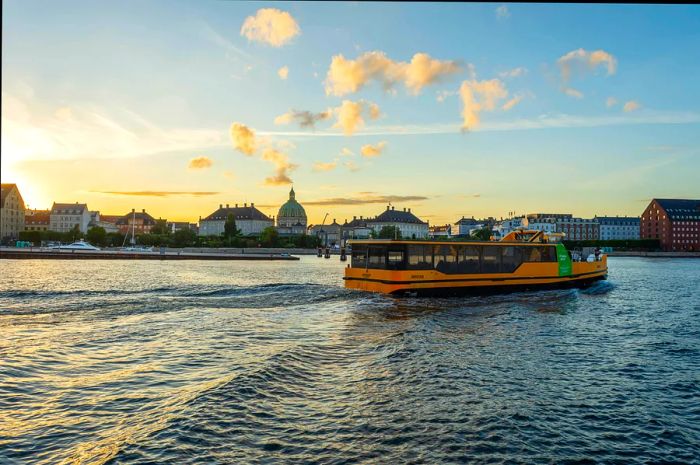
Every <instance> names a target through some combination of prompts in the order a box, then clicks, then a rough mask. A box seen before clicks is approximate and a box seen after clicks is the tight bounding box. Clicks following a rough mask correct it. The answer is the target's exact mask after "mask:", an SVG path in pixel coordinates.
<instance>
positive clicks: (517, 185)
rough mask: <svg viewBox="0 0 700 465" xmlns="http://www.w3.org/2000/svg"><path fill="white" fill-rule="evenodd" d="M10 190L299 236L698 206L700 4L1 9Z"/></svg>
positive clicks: (45, 199) (33, 5) (46, 199)
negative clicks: (286, 217)
mask: <svg viewBox="0 0 700 465" xmlns="http://www.w3.org/2000/svg"><path fill="white" fill-rule="evenodd" d="M2 39H3V43H2V55H3V58H2V65H3V66H2V182H3V183H16V184H18V186H19V188H20V191H21V193H22V195H23V197H24V199H25V202H26V203H28V204H29V206H30V207H31V208H50V206H51V203H52V202H53V201H56V202H76V201H77V202H81V203H87V204H88V206H89V207H90V208H91V209H99V210H100V211H102V212H103V213H105V214H124V213H126V212H128V211H131V209H132V208H135V209H137V210H141V209H146V210H147V211H148V212H149V213H151V214H153V215H155V216H156V217H158V216H161V217H163V218H168V219H169V220H172V221H196V220H197V219H198V217H199V216H202V217H204V216H206V215H208V214H210V213H211V212H212V211H214V210H215V209H216V208H217V207H218V205H219V204H226V203H228V204H235V203H239V204H242V203H244V202H246V203H251V202H254V203H255V205H256V206H257V207H259V208H260V209H261V210H262V211H263V212H264V213H266V214H269V215H274V216H276V215H277V209H278V208H279V206H280V205H282V203H284V202H285V201H286V199H287V196H288V192H289V189H290V187H291V185H292V183H293V185H294V189H295V191H296V197H297V200H298V201H299V202H300V203H301V204H302V205H304V207H305V209H306V211H307V215H308V216H309V223H320V222H321V220H322V219H323V217H324V215H325V213H329V217H328V218H329V219H328V221H332V219H333V218H336V219H337V220H338V221H339V222H342V221H343V220H344V219H346V218H347V219H351V218H352V217H353V216H360V215H363V216H365V217H367V216H374V215H376V214H379V213H381V211H382V210H383V209H385V208H386V204H387V203H388V202H391V204H392V205H394V206H395V207H396V208H399V209H401V208H404V207H406V208H411V210H412V212H414V213H416V215H418V216H419V217H420V218H422V219H424V220H427V221H429V222H430V223H431V224H434V225H438V224H444V223H448V222H450V223H451V222H454V221H456V220H457V219H459V218H460V217H461V216H468V217H471V216H475V217H485V216H495V217H501V216H504V217H505V216H506V215H507V213H508V212H513V211H515V212H517V213H519V214H524V213H528V212H536V211H537V212H542V211H544V212H561V213H572V214H574V215H575V216H583V217H592V216H594V215H596V214H597V215H612V216H614V215H634V216H638V215H639V214H640V213H641V212H642V211H643V210H644V208H645V207H646V205H647V204H648V203H649V201H650V199H651V198H654V197H656V198H700V182H698V179H700V175H699V173H700V85H699V84H698V83H700V61H699V60H697V59H696V58H695V57H696V56H697V50H698V49H700V6H698V5H611V4H600V5H585V4H575V5H548V4H508V3H505V4H499V3H492V4H483V3H482V4H464V3H419V4H415V3H406V4H401V3H357V2H346V3H339V2H334V3H284V2H273V3H264V2H218V1H217V2H215V1H211V2H186V1H167V2H166V1H151V2H140V1H125V2H119V3H108V2H89V1H64V2H50V1H34V0H29V1H18V0H9V1H5V2H3V32H2Z"/></svg>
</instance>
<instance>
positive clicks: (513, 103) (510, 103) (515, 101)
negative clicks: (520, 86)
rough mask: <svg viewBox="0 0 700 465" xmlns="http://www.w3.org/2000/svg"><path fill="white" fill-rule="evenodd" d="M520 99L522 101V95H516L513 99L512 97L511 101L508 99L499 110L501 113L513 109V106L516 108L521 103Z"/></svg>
mask: <svg viewBox="0 0 700 465" xmlns="http://www.w3.org/2000/svg"><path fill="white" fill-rule="evenodd" d="M522 99H523V96H522V95H516V96H515V97H513V98H512V99H510V100H508V101H507V102H506V103H504V104H503V106H502V107H501V108H502V109H503V111H508V110H510V109H511V108H513V107H514V106H516V105H517V104H519V103H520V102H521V101H522Z"/></svg>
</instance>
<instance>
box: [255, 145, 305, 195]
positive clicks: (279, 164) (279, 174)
mask: <svg viewBox="0 0 700 465" xmlns="http://www.w3.org/2000/svg"><path fill="white" fill-rule="evenodd" d="M262 159H263V160H267V161H270V162H272V163H273V164H274V165H275V175H274V176H271V177H268V178H265V185H268V186H279V185H284V184H291V183H292V179H291V178H290V177H289V171H294V170H295V169H297V168H298V167H299V166H298V165H295V164H293V163H290V162H289V157H288V156H287V155H286V154H284V153H282V152H280V151H279V150H275V149H272V148H268V149H265V151H263V154H262Z"/></svg>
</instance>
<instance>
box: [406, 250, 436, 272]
mask: <svg viewBox="0 0 700 465" xmlns="http://www.w3.org/2000/svg"><path fill="white" fill-rule="evenodd" d="M432 268H433V249H432V247H431V246H429V245H409V246H408V269H409V270H431V269H432Z"/></svg>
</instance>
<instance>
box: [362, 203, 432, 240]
mask: <svg viewBox="0 0 700 465" xmlns="http://www.w3.org/2000/svg"><path fill="white" fill-rule="evenodd" d="M367 224H368V225H370V227H371V228H372V229H373V230H374V232H375V233H377V234H379V232H380V231H381V230H382V228H383V227H384V226H395V227H397V228H399V231H401V237H403V238H404V239H425V238H427V237H428V223H427V222H425V221H422V220H421V219H420V218H418V217H417V216H416V215H414V214H413V213H411V209H410V208H409V209H406V208H404V209H403V210H396V209H394V207H390V206H387V207H386V210H384V211H383V212H382V213H381V214H380V215H378V216H376V217H375V218H373V219H372V220H369V221H367Z"/></svg>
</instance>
